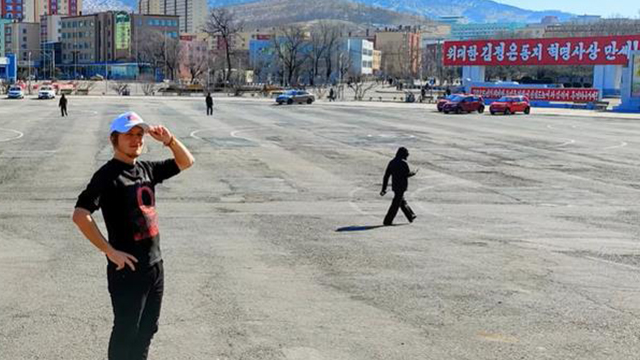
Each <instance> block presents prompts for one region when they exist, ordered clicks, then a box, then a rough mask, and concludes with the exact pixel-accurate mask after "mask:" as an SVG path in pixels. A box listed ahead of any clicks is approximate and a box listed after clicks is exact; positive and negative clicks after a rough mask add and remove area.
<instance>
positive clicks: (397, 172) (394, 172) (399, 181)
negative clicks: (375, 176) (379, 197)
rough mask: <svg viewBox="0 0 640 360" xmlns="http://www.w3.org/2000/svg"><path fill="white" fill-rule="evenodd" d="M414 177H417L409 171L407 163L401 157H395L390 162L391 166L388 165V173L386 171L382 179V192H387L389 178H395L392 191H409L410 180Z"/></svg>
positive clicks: (392, 182)
mask: <svg viewBox="0 0 640 360" xmlns="http://www.w3.org/2000/svg"><path fill="white" fill-rule="evenodd" d="M413 175H415V173H412V172H411V170H409V165H408V164H407V162H406V161H405V160H404V159H402V158H400V157H395V158H394V159H393V160H391V161H389V165H387V171H385V173H384V178H383V179H382V191H387V184H389V177H392V178H393V179H392V181H391V189H392V190H393V191H394V192H404V191H407V188H408V186H409V178H410V177H412V176H413Z"/></svg>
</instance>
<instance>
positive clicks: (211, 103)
mask: <svg viewBox="0 0 640 360" xmlns="http://www.w3.org/2000/svg"><path fill="white" fill-rule="evenodd" d="M205 101H206V102H207V106H209V107H211V106H213V99H212V98H211V96H207V98H206V99H205Z"/></svg>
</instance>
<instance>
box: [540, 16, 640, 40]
mask: <svg viewBox="0 0 640 360" xmlns="http://www.w3.org/2000/svg"><path fill="white" fill-rule="evenodd" d="M636 34H640V20H635V19H601V20H599V21H594V22H586V21H585V22H573V21H569V22H565V23H562V24H555V25H551V26H548V27H547V29H546V31H545V34H544V37H546V38H556V37H573V36H608V35H636Z"/></svg>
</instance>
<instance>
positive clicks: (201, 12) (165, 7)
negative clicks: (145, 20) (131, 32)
mask: <svg viewBox="0 0 640 360" xmlns="http://www.w3.org/2000/svg"><path fill="white" fill-rule="evenodd" d="M138 11H139V13H140V14H143V15H156V14H160V15H176V16H178V17H179V18H180V30H179V32H180V33H181V34H182V33H187V34H195V33H199V32H202V31H203V30H204V28H205V25H206V21H207V16H208V14H209V9H208V8H207V0H139V2H138Z"/></svg>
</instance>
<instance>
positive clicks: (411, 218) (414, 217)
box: [409, 215, 417, 223]
mask: <svg viewBox="0 0 640 360" xmlns="http://www.w3.org/2000/svg"><path fill="white" fill-rule="evenodd" d="M416 218H417V216H416V215H413V216H412V217H410V218H409V222H410V223H412V222H413V220H415V219H416Z"/></svg>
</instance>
